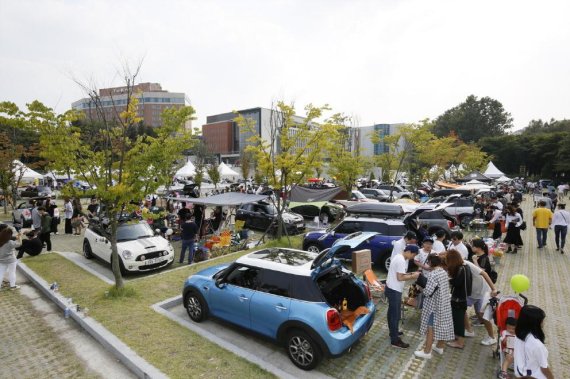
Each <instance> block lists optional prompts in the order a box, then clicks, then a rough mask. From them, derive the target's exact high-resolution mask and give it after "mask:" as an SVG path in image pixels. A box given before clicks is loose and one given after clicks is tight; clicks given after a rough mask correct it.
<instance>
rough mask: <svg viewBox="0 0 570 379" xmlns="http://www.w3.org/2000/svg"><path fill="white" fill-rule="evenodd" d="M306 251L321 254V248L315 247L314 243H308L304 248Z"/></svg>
mask: <svg viewBox="0 0 570 379" xmlns="http://www.w3.org/2000/svg"><path fill="white" fill-rule="evenodd" d="M305 250H306V251H310V252H311V253H317V254H318V253H320V252H321V250H322V249H321V248H320V246H319V245H317V244H316V243H310V244H308V245H307V247H306V248H305Z"/></svg>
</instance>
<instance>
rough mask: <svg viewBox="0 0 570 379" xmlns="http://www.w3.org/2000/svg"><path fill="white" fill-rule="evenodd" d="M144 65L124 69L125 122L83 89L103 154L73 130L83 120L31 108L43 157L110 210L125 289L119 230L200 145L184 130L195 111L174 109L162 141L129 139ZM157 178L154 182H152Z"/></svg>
mask: <svg viewBox="0 0 570 379" xmlns="http://www.w3.org/2000/svg"><path fill="white" fill-rule="evenodd" d="M139 70H140V65H139V66H138V67H137V69H136V70H135V71H134V72H132V71H131V70H129V68H128V67H125V68H124V72H123V79H124V84H125V89H126V91H125V94H126V100H125V101H126V105H125V108H124V110H122V111H119V109H115V111H116V112H117V113H118V114H119V117H117V118H113V119H108V118H107V117H106V116H105V113H104V112H103V110H102V104H101V98H100V97H99V93H98V91H97V89H96V88H94V87H91V88H90V87H88V86H86V85H83V86H82V87H83V88H84V89H85V91H86V92H87V94H88V96H89V97H90V98H91V100H92V102H93V104H95V108H96V112H97V115H98V116H99V119H98V122H100V123H101V125H102V128H100V129H99V132H98V134H97V136H98V138H99V139H100V141H101V149H100V150H98V151H95V150H93V149H92V147H91V146H90V144H89V143H88V142H85V141H84V140H83V139H82V136H81V133H82V131H81V130H80V129H79V128H78V127H77V126H74V125H73V122H74V121H76V120H77V118H78V117H80V115H78V114H77V113H75V112H73V111H69V112H67V113H65V114H63V115H56V114H55V113H54V112H53V110H51V109H49V108H47V107H45V106H44V105H43V104H41V103H39V102H34V103H32V104H31V105H30V106H29V109H30V114H29V115H28V118H29V119H30V121H31V122H33V123H34V124H35V125H36V126H37V127H38V129H39V130H40V131H41V137H40V141H41V145H42V155H43V157H45V158H46V159H47V160H49V164H50V167H52V168H53V169H56V170H57V171H68V170H73V171H74V172H75V175H76V176H77V177H79V178H80V179H81V180H84V181H86V182H87V183H89V184H90V185H91V186H92V187H94V188H96V189H95V190H94V191H95V194H96V196H97V197H98V198H99V199H100V201H101V205H102V209H104V210H105V215H104V219H105V222H106V223H108V226H107V228H106V231H107V238H108V239H109V241H110V242H111V251H112V255H111V265H112V269H113V274H114V277H115V286H116V287H117V289H121V288H123V286H124V283H123V279H122V276H121V269H120V261H119V257H118V253H117V227H118V224H119V221H120V218H122V216H123V214H124V213H125V212H128V211H131V210H133V208H132V205H130V204H131V202H132V201H135V202H138V201H139V200H140V199H142V198H144V196H145V195H146V194H148V193H152V192H154V191H155V190H156V188H157V187H158V186H160V185H161V184H166V181H167V180H168V181H169V180H171V176H170V175H169V174H170V172H171V170H172V167H171V166H173V163H174V162H175V160H176V159H177V158H178V157H179V156H180V155H181V153H182V151H183V150H184V149H187V148H189V147H190V146H191V144H192V143H193V142H194V139H193V137H192V135H191V133H189V132H187V131H186V130H185V128H184V124H185V122H186V121H187V120H188V119H190V118H192V116H193V114H194V109H193V108H192V107H181V108H178V109H171V110H169V111H167V112H165V113H163V120H164V121H165V122H164V125H163V126H162V127H160V128H157V129H156V134H157V136H156V137H151V136H146V137H143V136H138V137H136V138H135V139H133V138H130V137H129V130H131V129H132V127H133V126H134V125H136V124H137V123H139V122H140V119H139V117H137V104H138V97H137V94H136V93H134V90H133V88H134V85H135V82H136V79H137V76H138V73H139ZM150 178H154V180H149V179H150Z"/></svg>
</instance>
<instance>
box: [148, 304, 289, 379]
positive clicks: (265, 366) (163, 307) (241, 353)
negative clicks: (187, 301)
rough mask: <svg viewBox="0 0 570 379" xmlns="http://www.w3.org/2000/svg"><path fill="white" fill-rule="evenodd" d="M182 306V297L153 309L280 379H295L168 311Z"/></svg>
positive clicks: (153, 306) (154, 305)
mask: <svg viewBox="0 0 570 379" xmlns="http://www.w3.org/2000/svg"><path fill="white" fill-rule="evenodd" d="M181 304H182V296H176V297H172V298H170V299H166V300H164V301H161V302H159V303H156V304H153V305H152V309H154V310H155V311H156V312H158V313H160V314H162V315H164V316H166V317H168V318H169V319H171V320H172V321H175V322H177V323H178V324H180V325H182V326H184V327H186V328H188V329H190V330H191V331H193V332H194V333H196V334H198V335H200V336H202V337H204V338H206V339H207V340H209V341H210V342H213V343H215V344H216V345H218V346H220V347H222V348H224V349H226V350H228V351H230V352H232V353H234V354H235V355H237V356H240V357H242V358H244V359H246V360H248V361H250V362H252V363H255V364H256V365H258V366H260V367H261V368H263V369H264V370H267V371H269V372H271V373H272V374H274V375H276V376H278V377H279V378H287V379H295V377H294V376H292V375H290V374H289V373H287V372H285V371H283V370H281V369H280V368H278V367H275V366H273V365H272V364H269V363H267V362H265V361H263V360H262V359H260V358H258V357H256V356H255V355H253V354H251V353H249V352H247V351H245V350H243V349H242V348H240V347H239V346H236V345H234V344H232V343H230V342H227V341H225V340H223V339H222V338H220V337H218V336H216V335H214V334H212V333H210V332H209V331H207V330H204V329H202V328H200V327H199V326H197V325H195V324H193V323H191V322H190V321H188V320H184V319H182V318H181V317H178V316H177V315H175V314H173V313H172V312H170V311H168V309H167V308H171V307H174V306H176V305H181Z"/></svg>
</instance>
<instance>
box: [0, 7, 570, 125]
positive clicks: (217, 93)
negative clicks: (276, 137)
mask: <svg viewBox="0 0 570 379" xmlns="http://www.w3.org/2000/svg"><path fill="white" fill-rule="evenodd" d="M569 14H570V1H567V0H560V1H558V0H557V1H554V0H553V1H549V0H545V1H541V2H537V1H526V0H516V1H512V0H501V1H497V0H479V1H463V0H431V1H425V0H423V1H422V0H398V1H397V0H375V1H364V0H346V1H340V0H304V1H303V0H299V1H296V0H290V1H285V0H281V1H279V0H256V1H254V0H249V1H245V0H244V1H241V0H226V1H222V0H208V1H205V0H203V1H190V0H180V1H175V0H164V1H156V0H155V1H146V0H121V1H111V0H97V1H95V0H92V1H87V0H67V1H65V0H41V1H40V0H0V101H13V102H15V103H16V104H18V105H19V106H20V107H25V104H26V103H29V102H31V101H33V100H36V99H37V100H40V101H41V102H43V103H44V104H46V105H48V106H49V107H52V108H54V109H55V110H56V111H58V112H64V111H66V110H68V109H69V108H70V107H71V103H72V102H73V101H75V100H78V99H80V98H82V97H84V93H83V92H82V90H81V88H80V87H79V86H78V85H77V84H76V80H78V81H81V82H86V83H95V84H96V85H97V86H98V87H99V88H105V87H110V86H120V85H121V84H122V83H121V75H120V72H121V68H122V67H123V66H124V64H125V63H126V64H129V65H130V66H131V67H135V66H137V64H138V63H139V62H141V61H142V69H141V74H140V81H141V82H157V83H161V85H162V88H163V89H166V90H168V91H171V92H185V93H186V95H187V96H188V98H189V99H190V101H191V104H192V106H193V107H194V108H195V109H196V112H197V114H196V115H197V121H196V122H195V123H194V125H195V126H198V125H202V124H203V123H205V121H206V116H208V115H213V114H218V113H225V112H228V111H232V110H239V109H246V108H252V107H257V106H261V107H270V106H271V104H272V103H274V102H275V101H277V100H285V101H286V102H293V103H294V104H295V106H296V108H297V110H298V112H297V113H298V114H301V115H302V114H303V108H304V106H305V105H306V104H309V103H311V104H314V105H323V104H329V105H330V107H332V109H333V110H334V111H335V112H342V113H345V114H347V115H352V116H354V117H355V119H357V122H358V124H359V125H361V126H365V125H372V124H374V123H397V122H405V123H409V122H417V121H419V120H421V119H424V118H431V119H434V118H436V117H437V116H439V115H440V114H442V113H443V112H445V111H446V110H447V109H449V108H452V107H454V106H456V105H458V104H459V103H461V102H462V101H464V100H465V98H466V97H467V96H469V95H471V94H474V95H475V96H478V97H483V96H489V97H492V98H494V99H497V100H499V101H500V102H501V103H502V104H503V106H504V108H505V110H507V111H508V112H510V113H511V114H512V116H513V118H514V125H515V129H520V128H522V127H524V126H526V125H528V122H529V121H530V120H533V119H543V120H549V119H551V118H555V119H563V118H570V101H569V100H570V98H569V97H570V95H569V93H570V91H569V89H570V22H568V19H567V16H568V15H569Z"/></svg>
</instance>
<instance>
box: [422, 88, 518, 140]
mask: <svg viewBox="0 0 570 379" xmlns="http://www.w3.org/2000/svg"><path fill="white" fill-rule="evenodd" d="M512 126H513V119H512V117H511V114H510V113H508V112H506V111H505V109H504V108H503V105H502V104H501V103H500V102H499V101H498V100H495V99H491V98H490V97H482V98H481V99H480V100H478V99H477V97H476V96H474V95H470V96H468V97H467V99H466V100H465V101H464V102H463V103H461V104H459V105H458V106H456V107H454V108H451V109H449V110H447V111H445V113H444V114H442V115H441V116H439V117H438V118H437V119H436V120H435V125H434V128H433V132H434V133H435V135H437V136H438V137H445V136H447V135H449V134H450V133H451V132H454V133H455V134H456V135H457V136H458V137H459V138H460V139H461V140H462V141H465V142H468V143H470V142H477V141H479V140H480V139H481V138H483V137H489V136H500V135H503V134H505V133H506V132H507V131H508V130H509V129H510V128H512Z"/></svg>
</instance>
